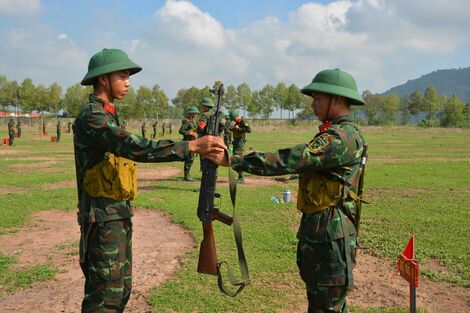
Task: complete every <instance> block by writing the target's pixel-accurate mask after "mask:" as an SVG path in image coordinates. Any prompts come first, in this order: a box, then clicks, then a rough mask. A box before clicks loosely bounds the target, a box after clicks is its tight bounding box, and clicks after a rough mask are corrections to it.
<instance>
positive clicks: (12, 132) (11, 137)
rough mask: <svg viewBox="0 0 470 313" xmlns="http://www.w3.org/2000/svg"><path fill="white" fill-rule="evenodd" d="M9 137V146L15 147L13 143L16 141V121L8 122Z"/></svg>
mask: <svg viewBox="0 0 470 313" xmlns="http://www.w3.org/2000/svg"><path fill="white" fill-rule="evenodd" d="M8 137H9V143H8V144H9V145H10V146H13V141H14V140H15V121H13V119H12V118H11V119H10V121H9V122H8Z"/></svg>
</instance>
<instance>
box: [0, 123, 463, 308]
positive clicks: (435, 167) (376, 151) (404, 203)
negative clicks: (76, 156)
mask: <svg viewBox="0 0 470 313" xmlns="http://www.w3.org/2000/svg"><path fill="white" fill-rule="evenodd" d="M4 128H6V127H4ZM255 129H256V128H255ZM315 132H316V130H315V128H313V127H311V128H308V129H307V128H303V129H302V128H282V129H275V130H273V129H272V128H269V127H263V128H262V129H257V130H256V131H255V132H254V133H252V134H250V135H249V137H248V144H247V146H248V147H253V148H255V149H257V150H260V151H273V150H274V149H277V148H283V147H288V146H291V145H294V144H297V143H302V142H308V141H309V140H310V139H311V138H312V137H313V135H314V133H315ZM274 134H275V135H274ZM364 134H365V136H366V138H367V140H368V142H369V156H370V159H369V163H368V167H367V170H366V171H367V172H366V200H368V201H369V202H370V204H368V205H365V206H364V210H363V223H362V229H361V235H362V239H363V242H364V243H365V244H366V245H367V246H369V247H370V248H371V249H369V251H371V252H372V253H374V254H376V255H378V256H381V257H384V258H387V259H391V260H395V259H396V258H397V256H398V255H399V254H400V253H401V251H402V250H403V247H404V245H405V244H406V242H407V240H408V238H409V234H410V233H411V232H412V233H414V234H415V240H416V258H417V259H418V260H419V261H420V262H423V263H426V262H436V263H438V264H440V265H442V266H445V267H446V268H447V269H448V273H447V274H440V273H437V272H434V271H432V270H427V271H425V272H424V273H423V274H424V275H426V276H428V277H430V278H431V279H435V280H438V281H446V282H451V283H452V284H455V285H460V286H466V287H470V249H469V247H470V236H469V235H468V234H469V233H470V223H468V221H469V220H470V209H469V207H470V197H469V196H470V179H469V177H470V130H460V129H459V130H456V129H418V128H411V127H402V128H399V127H396V128H365V129H364ZM23 135H24V136H23V138H22V139H20V140H18V141H17V145H16V146H15V147H13V149H14V150H15V151H16V152H17V153H15V154H9V153H2V151H3V150H5V149H4V147H0V164H1V167H0V190H1V197H2V201H0V234H7V233H9V232H12V231H14V229H15V227H17V226H21V225H22V224H24V223H25V222H26V221H27V218H28V216H29V215H30V214H31V213H33V212H37V211H41V210H50V209H60V210H67V211H70V210H75V206H76V205H75V204H76V200H75V199H76V191H75V189H74V188H73V184H72V183H71V182H72V181H73V179H74V177H75V174H74V168H73V150H72V140H71V136H70V135H63V141H62V142H61V143H59V144H56V143H52V142H48V141H45V140H44V138H42V139H43V140H42V141H39V140H38V139H39V136H38V135H37V132H36V130H34V132H33V131H32V130H30V131H28V130H26V132H24V134H23ZM0 136H1V138H3V137H6V131H5V130H3V129H2V131H1V132H0ZM172 138H177V137H176V135H173V136H172ZM9 150H10V149H9ZM173 165H175V166H178V167H182V164H178V163H173ZM158 166H162V164H142V165H139V167H140V168H154V167H158ZM165 166H168V164H165ZM197 169H198V163H197V162H196V163H195V164H194V166H193V170H192V173H193V176H195V177H198V175H199V174H198V171H197ZM226 172H227V170H226V169H221V170H220V171H219V176H226ZM61 182H62V183H63V184H64V186H66V188H54V189H51V188H48V186H50V184H54V183H61ZM296 183H297V182H296V181H291V182H289V183H287V184H274V185H273V184H271V185H260V186H257V187H256V188H254V187H253V186H246V185H239V189H238V199H237V201H238V210H239V216H240V219H241V223H242V230H243V236H244V246H245V252H246V255H247V259H248V262H249V265H250V274H251V278H252V285H251V286H250V287H248V288H246V290H244V291H243V296H240V297H237V298H234V299H232V298H228V297H225V296H223V295H221V294H220V293H219V292H218V289H217V286H216V280H215V278H214V277H209V276H206V275H198V274H197V273H196V271H195V268H196V262H197V254H198V249H195V250H194V251H192V252H191V253H189V254H188V255H187V256H185V257H184V259H183V268H182V269H181V270H179V271H178V272H177V273H176V274H175V275H174V276H173V277H172V278H171V279H170V280H169V281H167V283H166V284H165V285H164V286H163V287H161V288H158V289H155V290H154V292H153V293H152V296H151V302H152V303H153V304H154V305H155V306H157V307H158V308H159V311H163V312H172V311H173V312H200V311H201V312H202V311H204V312H254V311H256V312H278V311H279V310H280V309H281V308H282V309H283V310H284V311H285V312H289V311H290V310H294V309H295V308H297V307H298V306H299V303H303V302H305V299H304V287H303V283H302V282H301V280H300V278H299V277H298V273H297V268H296V265H295V261H294V260H295V249H296V239H295V232H296V226H297V223H298V220H299V215H298V213H297V212H296V209H295V205H294V204H293V203H290V204H282V205H280V204H275V203H272V202H271V201H270V198H271V196H272V195H275V196H277V197H281V196H282V192H283V189H285V188H289V189H291V190H292V191H294V192H295V191H297V185H296ZM198 184H199V183H198V182H194V183H182V182H181V181H180V178H179V177H175V178H173V179H169V180H165V181H159V182H158V185H156V186H155V189H152V190H150V191H146V192H143V193H141V194H140V195H139V198H138V199H137V200H136V201H135V202H134V205H135V206H138V207H148V208H160V209H161V210H163V211H164V212H167V213H168V214H170V215H171V216H172V218H173V220H174V221H175V222H176V223H181V224H183V225H184V226H185V227H187V228H188V229H190V230H191V231H192V232H193V234H194V237H195V240H196V242H200V240H201V225H200V222H199V221H198V219H197V217H196V207H197V193H195V192H194V191H193V190H194V189H196V188H198ZM218 189H219V191H220V192H221V194H222V208H224V209H226V210H229V197H228V187H227V186H226V185H220V186H219V188H218ZM156 197H158V198H160V199H162V201H159V202H158V203H155V202H154V199H155V198H156ZM214 231H215V236H216V243H217V249H218V254H219V259H222V260H227V261H228V262H229V263H230V264H234V265H235V262H236V252H235V245H234V241H233V235H232V233H231V229H230V228H229V227H226V226H225V225H220V224H218V223H214ZM14 263H15V259H14V258H13V257H11V256H6V255H2V254H0V292H1V291H2V290H15V289H18V288H23V287H25V286H27V285H28V284H30V283H31V282H33V281H36V280H47V279H50V278H51V277H53V275H54V273H55V269H54V268H52V267H50V266H48V265H47V264H45V265H40V266H37V267H33V268H21V269H17V268H15V267H14V266H13V265H14ZM253 308H256V309H255V310H253ZM351 311H352V312H355V313H366V312H367V313H375V312H388V313H392V312H393V313H399V312H400V313H401V312H408V309H406V308H403V309H393V310H388V311H384V310H380V311H377V310H376V309H370V310H361V309H358V308H352V310H351Z"/></svg>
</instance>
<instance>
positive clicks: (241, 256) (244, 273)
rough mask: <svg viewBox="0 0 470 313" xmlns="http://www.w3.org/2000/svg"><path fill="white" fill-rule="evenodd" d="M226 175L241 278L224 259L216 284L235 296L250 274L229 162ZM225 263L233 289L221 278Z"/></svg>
mask: <svg viewBox="0 0 470 313" xmlns="http://www.w3.org/2000/svg"><path fill="white" fill-rule="evenodd" d="M225 154H226V156H227V157H228V160H229V162H230V155H229V152H228V150H225ZM228 176H229V188H230V200H231V202H232V207H233V214H232V218H233V223H232V229H233V235H234V237H235V243H236V245H237V253H238V265H239V268H240V274H241V278H240V279H238V278H236V277H235V275H234V273H233V271H232V269H231V268H230V266H229V264H228V263H227V262H225V261H221V262H219V263H218V264H217V284H218V285H219V289H220V291H222V292H223V293H225V294H226V295H228V296H230V297H235V296H236V295H238V294H239V293H240V292H241V291H242V290H243V288H245V286H246V285H249V284H250V276H249V274H248V263H247V262H246V257H245V252H244V251H243V239H242V231H241V226H240V220H239V218H238V215H237V211H236V205H235V204H236V201H235V200H236V196H237V181H236V178H235V175H234V171H233V170H231V168H230V164H229V166H228ZM224 264H225V265H226V267H227V276H228V279H229V282H230V284H231V285H232V287H236V288H235V289H233V288H229V287H228V286H227V285H226V284H225V283H224V281H223V278H222V266H223V265H224Z"/></svg>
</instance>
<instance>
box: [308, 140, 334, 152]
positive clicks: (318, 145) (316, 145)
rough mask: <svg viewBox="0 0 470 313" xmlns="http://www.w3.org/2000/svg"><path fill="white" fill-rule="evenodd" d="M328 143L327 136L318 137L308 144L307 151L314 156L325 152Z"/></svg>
mask: <svg viewBox="0 0 470 313" xmlns="http://www.w3.org/2000/svg"><path fill="white" fill-rule="evenodd" d="M330 143H331V141H330V139H329V138H328V136H319V137H317V138H315V139H313V140H312V141H310V142H309V144H308V145H307V149H308V151H310V152H312V153H315V154H316V153H319V152H321V151H323V150H325V149H326V148H327V147H328V146H329V145H330Z"/></svg>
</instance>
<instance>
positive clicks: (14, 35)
mask: <svg viewBox="0 0 470 313" xmlns="http://www.w3.org/2000/svg"><path fill="white" fill-rule="evenodd" d="M0 34H1V35H2V38H4V40H3V43H2V44H3V47H4V48H2V49H0V59H2V60H9V62H3V63H2V64H1V65H0V72H1V73H5V75H6V76H7V77H8V79H12V80H13V79H16V80H18V81H22V80H23V79H24V78H28V77H29V78H32V79H33V81H34V83H35V84H40V83H42V84H50V83H52V82H55V81H57V82H59V83H60V84H61V85H62V86H63V87H64V88H66V87H68V86H69V85H72V84H74V83H76V82H77V80H78V79H77V77H80V76H81V75H83V74H82V73H84V71H85V70H86V65H87V64H88V56H86V54H85V53H84V52H83V51H81V50H80V49H78V48H77V47H76V44H75V43H74V42H73V41H72V40H70V38H68V36H67V35H66V34H63V33H57V32H55V31H54V30H52V29H50V28H48V27H46V26H44V25H37V24H35V25H34V26H33V27H30V28H15V29H11V30H9V31H7V32H5V33H4V34H3V33H1V32H0Z"/></svg>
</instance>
